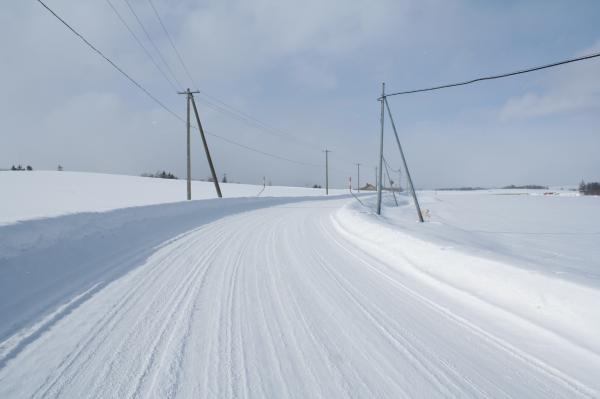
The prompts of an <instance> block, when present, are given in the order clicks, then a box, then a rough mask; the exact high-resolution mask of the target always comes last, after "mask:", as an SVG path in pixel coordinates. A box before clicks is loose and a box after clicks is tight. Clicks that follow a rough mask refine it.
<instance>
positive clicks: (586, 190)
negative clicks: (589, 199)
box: [579, 180, 600, 195]
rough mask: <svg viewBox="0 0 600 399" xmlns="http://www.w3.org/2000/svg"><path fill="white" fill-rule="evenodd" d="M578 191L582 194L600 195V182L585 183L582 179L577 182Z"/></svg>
mask: <svg viewBox="0 0 600 399" xmlns="http://www.w3.org/2000/svg"><path fill="white" fill-rule="evenodd" d="M579 192H580V193H581V194H583V195H600V183H598V182H593V183H586V182H584V181H583V180H582V181H581V183H579Z"/></svg>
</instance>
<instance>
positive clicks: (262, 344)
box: [0, 173, 600, 398]
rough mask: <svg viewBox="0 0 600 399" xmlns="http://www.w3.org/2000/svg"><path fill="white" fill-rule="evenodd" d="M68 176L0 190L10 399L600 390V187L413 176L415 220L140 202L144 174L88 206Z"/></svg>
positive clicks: (365, 213) (287, 201) (323, 208)
mask: <svg viewBox="0 0 600 399" xmlns="http://www.w3.org/2000/svg"><path fill="white" fill-rule="evenodd" d="M16 174H17V173H15V175H16ZM19 174H21V175H23V174H25V173H19ZM72 176H74V177H73V179H72V180H73V182H72V183H71V184H69V183H68V182H66V181H65V182H64V185H63V186H62V187H52V186H48V187H45V188H44V187H42V186H40V185H36V186H31V185H30V186H29V188H28V189H27V190H26V191H27V192H28V193H29V194H30V195H32V196H34V197H36V198H40V199H43V198H44V197H47V198H48V199H49V200H50V201H49V202H50V203H52V204H53V205H52V206H51V207H49V208H40V209H36V207H35V205H34V204H33V203H31V202H28V201H29V200H24V201H23V202H24V209H21V207H20V204H19V201H18V198H17V200H14V198H15V197H14V195H12V194H11V195H9V196H8V197H7V198H8V202H2V205H3V208H4V206H5V205H6V207H7V208H8V209H6V208H4V209H3V210H2V212H3V215H4V216H3V219H2V220H3V221H4V222H5V225H4V226H0V397H2V398H4V397H7V398H13V397H15V398H21V397H23V398H28V397H34V398H37V397H40V398H41V397H44V398H45V397H51V398H52V397H69V398H84V397H106V398H111V397H114V398H124V397H160V398H163V397H215V398H221V397H256V398H263V397H273V398H280V397H299V398H300V397H301V398H304V397H325V398H332V397H389V398H399V397H408V398H414V397H427V398H432V397H476V398H480V397H494V398H496V397H540V398H547V397H564V398H573V397H588V398H597V397H600V380H599V379H598V375H600V344H599V343H598V340H597V338H596V337H597V336H599V335H600V312H599V310H598V306H597V304H598V303H600V290H599V287H598V282H597V281H598V280H597V276H598V274H599V273H598V263H594V259H598V258H597V257H596V256H595V254H596V253H597V252H596V253H595V252H593V251H596V250H597V249H596V248H595V246H592V245H591V242H592V241H593V240H594V239H597V238H598V232H597V231H595V230H593V229H594V225H595V226H598V224H597V223H595V222H594V221H593V220H594V218H596V220H597V217H598V216H597V215H598V214H599V213H600V212H599V210H600V202H593V200H594V199H588V198H583V197H576V196H570V197H567V196H564V197H565V198H560V196H557V197H553V198H550V197H545V196H542V195H540V196H538V195H534V194H537V193H535V192H525V193H524V194H523V195H514V196H513V195H511V196H506V195H497V193H495V192H481V193H443V194H440V193H434V192H423V193H419V194H420V196H421V198H422V201H423V207H424V209H427V210H428V212H427V213H428V215H429V216H428V219H429V221H428V222H427V223H425V224H419V223H416V222H415V216H414V214H413V208H412V207H411V205H410V203H409V201H408V199H407V197H405V196H401V197H400V200H399V201H400V206H399V207H394V206H392V203H393V202H392V201H393V200H392V199H391V197H389V196H386V207H384V212H383V216H377V215H374V214H373V212H372V201H373V198H372V196H369V195H367V196H366V197H364V196H363V197H362V198H361V200H362V202H363V203H364V204H365V206H363V205H361V204H359V203H358V201H356V200H355V199H354V198H352V197H350V196H337V197H329V198H326V197H324V196H323V197H309V196H308V192H306V191H305V190H304V189H293V188H288V189H286V190H288V192H287V193H286V194H287V195H293V196H291V197H283V196H279V197H276V196H275V194H274V195H273V196H271V197H268V198H262V197H258V198H257V197H256V193H254V191H256V192H258V191H259V190H260V187H256V186H254V187H252V186H249V187H248V188H247V192H246V193H243V192H240V193H239V195H238V196H239V197H240V198H224V199H221V200H219V199H207V200H202V201H189V202H175V203H166V204H156V205H148V204H149V203H159V202H160V199H159V198H158V196H157V195H158V194H157V193H158V191H160V190H158V189H157V187H159V186H160V187H161V189H162V188H164V186H163V184H164V182H162V181H157V180H155V179H147V180H144V182H145V181H148V183H147V187H146V189H145V190H146V191H145V192H146V194H145V195H142V194H140V195H139V197H136V194H135V193H134V191H137V190H131V189H130V187H129V186H128V184H127V183H125V184H124V185H123V186H120V184H121V183H120V182H119V181H120V178H121V177H115V180H114V186H112V187H111V184H112V183H111V182H110V178H109V177H103V179H106V181H105V182H104V183H103V188H102V189H98V191H95V192H94V197H96V198H95V200H96V201H97V202H95V203H94V204H95V205H91V204H90V203H86V204H80V203H78V201H77V198H84V197H85V198H89V197H90V196H91V194H90V193H86V190H85V189H81V188H76V187H74V185H73V183H75V182H79V181H80V177H81V176H83V175H79V176H78V175H75V174H73V175H72ZM84 177H85V176H84ZM11 178H12V177H11ZM61 178H63V177H62V176H61ZM65 179H68V178H65ZM129 179H134V178H129ZM4 181H5V182H6V180H4ZM130 183H131V184H137V183H134V182H133V180H131V181H130ZM15 184H17V185H18V184H25V183H15ZM140 184H142V183H140ZM144 184H146V183H144ZM154 184H155V185H156V186H153V185H154ZM2 187H3V188H4V187H7V186H6V185H3V186H2ZM21 187H22V186H21ZM138 187H141V186H138ZM181 188H185V187H184V186H179V187H178V189H177V193H178V194H179V195H180V189H181ZM10 189H11V187H10V186H9V187H8V191H10ZM70 189H73V190H74V192H79V193H80V194H78V196H76V197H74V198H70V197H69V195H68V191H69V190H70ZM257 189H258V190H257ZM65 190H66V191H67V193H65V192H64V191H65ZM78 190H79V191H78ZM294 190H298V191H294ZM197 191H198V194H199V195H200V196H202V195H207V196H208V190H205V193H204V192H202V190H201V189H200V188H198V189H197ZM224 191H225V190H224ZM250 191H252V193H250ZM127 193H131V194H130V195H129V194H127ZM304 193H306V194H304ZM281 194H282V195H283V194H284V193H283V192H281ZM230 195H231V196H233V195H232V192H230ZM146 197H148V198H146ZM242 197H245V198H242ZM537 197H539V198H537ZM5 198H6V197H5ZM115 198H118V201H117V200H115ZM532 198H534V199H533V200H532ZM536 198H537V199H536ZM567 198H568V200H569V201H572V202H564V201H566V200H567ZM62 199H65V200H68V201H71V206H66V205H65V206H64V207H61V206H59V205H58V204H59V203H60V201H61V200H62ZM177 200H178V199H177V198H174V199H170V198H165V199H164V202H173V201H177ZM530 200H532V201H538V200H539V201H551V202H535V204H533V205H532V204H530V203H528V202H527V201H530ZM563 200H564V201H563ZM0 201H6V200H4V199H0ZM111 201H114V202H111ZM119 201H120V202H119ZM144 201H148V202H144ZM506 201H508V202H506ZM119 204H121V205H119ZM141 205H146V206H141ZM126 206H128V207H129V208H124V209H116V208H122V207H126ZM132 206H133V207H132ZM107 209H113V210H110V211H108V212H98V211H101V210H107ZM503 209H504V210H503ZM573 209H575V210H573ZM44 212H47V213H48V214H47V215H46V214H45V213H44ZM86 212H87V213H86ZM90 212H92V213H90ZM61 214H62V216H57V217H52V218H43V217H44V216H50V215H61ZM579 214H585V215H587V216H586V217H585V218H589V219H592V221H591V222H589V223H588V222H586V221H583V219H584V217H583V216H580V217H581V219H580V221H581V222H578V221H577V220H576V219H572V218H573V217H576V215H579ZM6 215H10V216H6ZM32 218H35V219H32ZM452 218H455V219H452ZM547 218H550V219H547ZM567 219H568V220H567ZM18 220H21V221H20V222H19V223H14V222H15V221H18ZM507 232H508V233H511V234H507ZM514 233H517V234H514ZM518 233H529V234H521V235H519V234H518ZM548 233H553V234H555V235H556V233H561V234H560V237H562V238H561V239H556V240H555V239H553V238H552V237H554V236H553V235H548ZM565 233H571V234H565ZM522 235H524V236H526V242H525V243H523V244H521V242H520V240H521V238H520V237H521V236H522ZM510 237H512V238H510ZM548 237H551V238H550V239H548ZM582 237H583V238H582ZM585 237H588V238H585ZM589 237H591V238H589ZM594 237H595V238H594ZM573 247H575V248H574V249H573ZM529 249H531V250H529ZM550 250H552V251H554V252H555V253H556V254H557V255H556V256H554V257H552V256H550V255H548V252H549V251H550ZM578 251H579V252H585V253H581V254H579V255H578V257H576V258H574V256H575V254H576V253H577V252H578ZM590 251H591V253H590ZM544 254H546V257H544V256H543V255H544Z"/></svg>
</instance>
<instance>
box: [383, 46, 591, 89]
mask: <svg viewBox="0 0 600 399" xmlns="http://www.w3.org/2000/svg"><path fill="white" fill-rule="evenodd" d="M596 57H600V52H599V53H593V54H588V55H584V56H581V57H576V58H570V59H568V60H563V61H558V62H553V63H551V64H546V65H541V66H536V67H532V68H527V69H522V70H519V71H514V72H508V73H503V74H500V75H492V76H484V77H481V78H477V79H471V80H466V81H464V82H458V83H449V84H445V85H441V86H434V87H428V88H425V89H416V90H407V91H398V92H395V93H390V94H386V95H385V96H386V97H391V96H399V95H403V94H412V93H421V92H424V91H433V90H440V89H447V88H449V87H456V86H464V85H468V84H472V83H476V82H481V81H484V80H493V79H500V78H506V77H509V76H514V75H520V74H523V73H529V72H534V71H539V70H541V69H547V68H553V67H556V66H559V65H564V64H570V63H572V62H578V61H583V60H589V59H591V58H596ZM379 99H381V98H379Z"/></svg>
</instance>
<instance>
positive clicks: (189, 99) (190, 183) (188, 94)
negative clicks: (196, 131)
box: [178, 89, 200, 201]
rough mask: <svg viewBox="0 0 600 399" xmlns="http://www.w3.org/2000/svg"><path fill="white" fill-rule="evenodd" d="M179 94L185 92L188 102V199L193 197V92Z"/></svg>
mask: <svg viewBox="0 0 600 399" xmlns="http://www.w3.org/2000/svg"><path fill="white" fill-rule="evenodd" d="M194 93H200V92H199V91H195V92H194ZM178 94H185V97H186V102H187V120H186V129H187V199H188V201H189V200H191V199H192V159H191V158H192V153H191V149H190V147H191V132H190V131H191V128H192V127H191V124H190V103H191V97H192V92H191V91H190V89H187V90H186V91H183V92H179V93H178Z"/></svg>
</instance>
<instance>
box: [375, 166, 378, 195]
mask: <svg viewBox="0 0 600 399" xmlns="http://www.w3.org/2000/svg"><path fill="white" fill-rule="evenodd" d="M377 184H378V183H377V166H375V190H377Z"/></svg>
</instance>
